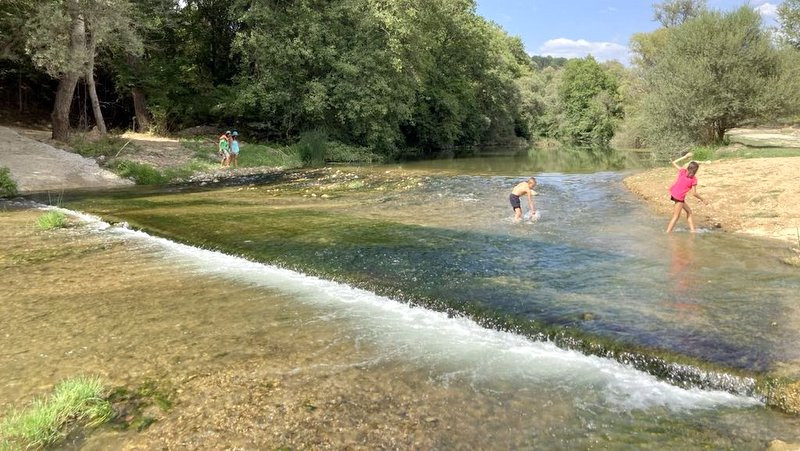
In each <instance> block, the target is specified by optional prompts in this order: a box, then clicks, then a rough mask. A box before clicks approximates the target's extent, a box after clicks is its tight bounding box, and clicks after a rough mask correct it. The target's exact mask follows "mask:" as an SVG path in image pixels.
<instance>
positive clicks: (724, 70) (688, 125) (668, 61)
mask: <svg viewBox="0 0 800 451" xmlns="http://www.w3.org/2000/svg"><path fill="white" fill-rule="evenodd" d="M786 67H788V66H786V65H784V64H782V62H781V58H780V55H779V52H778V51H777V50H776V49H775V48H774V47H773V45H772V41H771V39H770V35H769V33H768V32H767V31H765V30H764V29H763V27H762V24H761V17H760V16H759V15H758V13H756V12H755V11H753V10H752V9H751V8H748V7H742V8H740V9H738V10H735V11H730V12H720V11H706V12H704V13H702V14H700V15H699V16H697V17H696V18H694V19H693V20H690V21H687V22H684V23H683V24H681V25H678V26H676V27H674V28H671V29H670V32H669V33H667V34H666V35H665V36H664V40H663V43H661V45H660V46H659V47H657V48H654V49H652V51H651V54H650V56H649V64H647V65H644V66H641V67H640V68H639V69H640V70H641V74H642V82H643V88H644V93H645V94H644V96H643V97H642V98H641V102H640V111H641V113H642V114H644V115H645V116H646V118H647V120H646V122H647V123H649V124H650V127H652V130H653V132H652V133H651V135H650V140H651V143H652V144H655V143H657V142H658V141H659V140H662V139H663V138H665V137H670V136H671V137H674V138H676V139H679V140H684V141H687V140H688V141H694V142H709V141H719V140H722V139H723V137H724V134H725V132H726V131H727V130H729V129H730V128H732V127H736V126H738V125H740V124H741V123H742V121H745V120H751V119H758V118H769V117H774V116H775V115H776V114H778V113H780V112H782V111H786V109H787V107H788V102H790V101H792V100H793V99H795V98H796V95H794V94H793V91H794V89H793V88H792V86H794V83H789V80H788V79H787V78H786V75H787V74H788V73H789V71H787V70H786V69H785V68H786ZM786 90H788V91H786ZM777 93H780V95H778V94H777Z"/></svg>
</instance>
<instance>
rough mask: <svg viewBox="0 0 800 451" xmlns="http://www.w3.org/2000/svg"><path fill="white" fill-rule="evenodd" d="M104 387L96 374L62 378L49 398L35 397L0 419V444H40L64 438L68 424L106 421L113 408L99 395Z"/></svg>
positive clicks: (20, 446) (18, 445) (0, 445)
mask: <svg viewBox="0 0 800 451" xmlns="http://www.w3.org/2000/svg"><path fill="white" fill-rule="evenodd" d="M104 390H105V388H104V387H103V384H102V382H100V380H99V379H97V378H90V377H76V378H71V379H66V380H63V381H61V382H60V383H59V384H58V385H57V386H56V387H55V389H54V390H53V394H52V395H50V396H49V397H48V398H45V399H36V400H34V401H33V402H31V403H30V405H29V406H28V407H27V408H25V409H23V410H12V411H11V412H10V413H9V414H7V415H6V416H5V418H4V419H3V421H2V423H0V448H3V449H6V448H8V449H13V448H42V447H45V446H48V445H52V444H54V443H56V442H58V441H59V440H61V439H62V438H64V437H65V436H66V434H67V433H68V432H69V429H70V427H74V426H77V425H85V426H89V427H92V426H97V425H100V424H102V423H104V422H106V421H107V420H108V419H109V418H110V417H111V413H112V409H111V404H110V403H109V402H108V401H106V400H105V399H103V398H102V393H103V391H104Z"/></svg>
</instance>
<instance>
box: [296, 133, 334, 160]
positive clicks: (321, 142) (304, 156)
mask: <svg viewBox="0 0 800 451" xmlns="http://www.w3.org/2000/svg"><path fill="white" fill-rule="evenodd" d="M326 147H327V135H326V134H325V132H322V131H319V130H311V131H307V132H303V133H302V134H301V135H300V141H299V142H298V143H297V144H295V148H296V149H297V152H298V154H299V155H300V161H301V162H302V163H303V166H307V167H319V166H324V165H325V148H326Z"/></svg>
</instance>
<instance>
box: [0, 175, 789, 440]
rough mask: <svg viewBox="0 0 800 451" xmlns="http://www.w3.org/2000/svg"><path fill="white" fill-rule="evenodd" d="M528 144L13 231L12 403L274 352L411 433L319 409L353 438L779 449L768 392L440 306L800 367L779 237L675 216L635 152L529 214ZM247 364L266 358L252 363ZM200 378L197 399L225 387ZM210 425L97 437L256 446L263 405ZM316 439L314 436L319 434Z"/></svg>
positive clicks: (152, 202) (770, 366) (288, 377)
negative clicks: (658, 371)
mask: <svg viewBox="0 0 800 451" xmlns="http://www.w3.org/2000/svg"><path fill="white" fill-rule="evenodd" d="M481 161H482V162H484V163H485V162H486V160H481ZM508 162H509V161H508V160H505V161H504V160H499V161H498V162H497V164H496V165H495V166H493V167H492V169H491V170H490V171H485V172H482V171H484V170H485V165H481V164H480V163H478V165H479V166H480V167H482V168H483V169H482V170H475V169H469V166H470V165H472V164H475V163H474V162H473V163H467V162H461V161H459V162H457V163H456V165H457V166H456V167H445V166H442V165H444V164H445V163H436V164H438V165H440V166H439V167H436V168H435V170H431V169H430V168H429V167H426V166H425V164H422V163H418V164H416V165H410V166H405V167H402V168H398V167H386V168H380V169H377V170H376V169H369V170H360V171H355V172H354V173H351V172H348V171H342V172H339V173H337V172H336V171H330V172H323V173H321V174H316V175H311V176H306V175H299V176H297V177H294V178H292V179H289V180H282V181H279V183H278V184H272V185H269V186H242V187H228V188H221V189H208V190H204V191H199V192H185V191H180V190H179V191H175V192H168V193H152V192H151V193H147V192H140V193H133V194H118V195H117V196H116V197H115V198H108V197H103V196H88V197H87V196H81V197H80V198H75V199H70V200H67V201H66V203H65V204H66V206H68V207H70V208H75V209H79V210H83V211H89V212H93V213H96V214H100V215H102V216H103V217H105V218H109V219H113V220H126V221H128V222H130V223H131V224H132V225H134V226H138V227H146V228H147V229H148V230H149V231H150V232H151V233H150V234H148V233H144V232H136V231H131V230H127V229H123V228H119V227H106V226H105V225H104V224H103V223H99V222H96V220H93V219H91V218H87V219H88V221H89V223H90V225H88V226H85V227H81V228H79V229H75V230H71V231H69V232H67V235H56V236H37V237H36V238H35V239H33V240H30V239H27V238H25V237H26V236H27V235H26V233H29V230H28V231H27V232H26V231H25V229H24V227H22V225H20V224H18V223H13V221H12V224H11V226H13V227H9V228H8V230H16V231H18V232H15V233H11V234H8V233H7V236H9V237H10V238H12V239H11V240H5V241H4V242H3V244H2V245H0V255H2V256H3V257H4V258H3V260H2V263H3V269H4V273H6V274H8V275H9V280H10V282H9V283H8V284H6V285H4V287H3V288H1V289H0V298H3V299H6V300H12V301H11V302H9V301H6V302H4V303H2V307H0V308H2V310H3V311H1V312H0V317H2V318H4V321H8V322H7V323H6V324H8V325H9V327H4V328H3V329H4V331H5V341H4V346H3V347H2V353H0V373H1V374H0V377H2V378H3V380H4V381H7V382H6V384H4V386H3V387H2V388H0V400H2V402H3V404H4V405H6V404H12V403H18V402H19V401H21V400H23V399H27V398H29V397H30V395H31V394H37V393H39V392H40V391H41V390H42V388H43V387H46V386H47V384H51V383H53V382H54V380H57V378H58V377H63V376H66V375H71V374H74V373H75V372H77V371H84V372H85V371H89V372H96V373H100V374H103V375H105V376H106V377H108V378H110V379H111V380H112V381H114V382H118V383H132V382H135V381H137V380H141V379H143V378H148V377H154V378H169V379H172V380H175V381H178V382H177V383H178V384H181V382H180V381H185V380H187V379H189V378H191V377H194V376H196V375H197V374H198V373H200V374H206V373H209V372H211V373H213V372H215V371H218V372H224V371H237V369H239V368H241V367H242V362H253V361H256V362H262V361H263V362H266V363H264V365H266V366H268V367H269V368H271V371H272V372H273V373H274V374H278V375H280V376H281V377H282V378H283V379H281V380H283V381H284V383H286V384H293V383H294V384H295V385H290V386H291V387H292V388H293V389H296V391H298V392H303V393H305V394H304V395H303V396H310V397H314V396H318V397H320V398H328V397H331V398H336V397H337V396H339V397H346V398H347V397H350V398H349V399H353V400H354V401H353V402H352V403H351V404H350V407H348V408H347V409H345V411H343V412H341V411H337V412H338V413H337V418H357V417H358V416H359V414H361V413H363V412H362V409H365V407H363V406H364V405H374V406H375V408H376V409H377V411H378V412H380V413H381V418H382V421H383V422H385V423H386V424H387V427H389V428H391V427H392V426H393V425H394V426H397V425H406V426H403V427H404V428H406V429H402V430H400V429H394V431H395V433H394V437H397V440H399V441H394V442H390V441H388V439H389V437H390V436H392V434H391V433H389V434H383V435H381V434H378V435H370V433H369V432H368V431H365V430H364V428H366V427H367V426H366V425H364V424H361V423H357V424H356V423H353V424H351V425H350V427H351V428H352V429H353V430H354V431H356V432H354V434H355V435H354V436H351V435H342V434H344V433H341V432H340V433H337V432H335V431H334V430H332V429H330V428H325V427H324V426H317V425H316V424H317V422H314V421H311V422H309V423H307V424H306V423H304V424H305V429H308V430H311V431H312V433H315V434H318V435H323V436H326V437H328V439H329V440H330V442H329V443H331V444H332V445H333V446H343V445H351V446H352V445H356V446H357V445H358V443H362V444H364V445H368V444H371V445H373V446H378V445H382V446H390V445H391V444H392V443H394V444H395V446H397V444H398V443H399V444H400V445H401V446H404V447H409V446H416V447H480V448H487V447H490V448H509V447H537V448H541V447H544V448H590V447H601V448H609V447H611V448H626V447H634V448H676V447H677V448H687V447H688V448H695V447H715V448H735V449H762V448H763V447H764V446H765V445H766V443H767V442H768V441H770V440H772V439H781V440H784V441H788V442H797V441H798V440H800V427H798V426H800V423H798V419H797V418H793V417H788V416H785V415H783V414H780V413H778V412H775V411H772V410H770V409H767V408H764V407H763V406H761V404H760V403H759V402H758V400H756V399H753V398H750V397H746V396H737V395H731V394H729V393H725V392H721V391H714V390H699V389H690V390H687V389H682V388H679V387H675V386H673V385H669V384H667V383H664V382H662V381H659V380H657V379H655V378H654V377H652V376H650V375H648V374H645V373H642V372H640V371H636V370H634V369H632V368H630V367H627V366H624V365H621V364H618V363H616V362H614V361H611V360H607V359H601V358H597V357H591V356H586V355H583V354H580V353H577V352H573V351H566V350H563V349H559V348H557V347H555V346H553V345H552V344H550V343H542V342H534V341H530V340H528V339H526V338H524V337H522V336H520V335H517V334H512V333H508V332H502V331H497V330H493V329H491V328H487V327H482V326H479V325H478V324H476V323H475V322H474V321H473V320H470V319H467V318H464V317H460V316H458V315H456V316H453V315H452V314H451V315H448V314H447V313H440V312H438V311H435V309H441V307H442V306H444V307H446V308H444V310H448V311H450V312H453V311H455V312H458V311H470V312H475V311H478V314H476V315H475V316H477V317H478V318H480V312H488V313H486V314H487V315H488V314H490V313H493V312H501V313H504V314H508V315H511V316H513V317H514V318H521V319H524V320H527V321H534V322H542V323H547V324H554V325H566V326H570V327H573V328H576V329H579V330H581V331H584V332H585V333H587V334H592V335H596V336H598V337H605V338H608V339H611V340H616V341H620V342H629V343H634V344H637V345H642V346H648V347H651V348H654V349H657V350H658V349H662V350H666V351H670V352H675V353H678V354H684V355H689V356H692V357H696V358H698V359H701V360H704V361H709V362H714V363H717V364H720V365H723V366H725V367H730V368H732V369H735V368H742V369H748V370H755V371H772V372H778V373H781V374H786V375H796V374H797V373H798V372H797V362H798V355H797V350H796V349H795V347H794V346H793V343H796V342H797V334H798V330H800V328H798V327H797V326H798V323H800V321H798V309H797V306H798V299H797V295H796V293H798V292H800V290H798V280H799V279H800V278H799V277H798V275H797V273H796V272H792V271H791V270H790V268H786V267H784V266H782V265H780V264H779V263H778V262H777V258H776V256H777V255H778V253H780V252H781V251H782V250H783V249H782V247H781V246H780V245H777V244H774V243H771V242H763V241H755V240H749V239H742V238H738V237H734V236H729V235H722V234H717V233H714V232H706V233H701V234H699V235H694V236H693V235H689V234H687V233H684V232H680V233H678V234H675V235H673V236H669V237H668V236H665V235H663V234H662V233H661V230H662V228H663V226H664V222H665V219H666V218H656V217H653V216H652V214H651V213H650V212H648V211H647V210H646V209H645V208H644V207H643V206H641V205H640V203H639V201H637V200H636V199H634V198H633V197H632V196H631V195H629V194H628V193H627V192H626V191H625V190H624V188H623V187H622V186H621V183H620V180H621V178H622V175H621V174H619V173H613V172H606V173H591V174H565V173H546V174H540V175H541V176H540V177H539V180H540V186H539V187H538V188H537V191H538V192H539V194H540V195H539V196H538V197H537V205H538V206H539V208H540V209H541V210H542V212H543V214H542V218H541V219H540V221H539V222H537V223H534V224H530V223H521V224H515V223H513V221H511V209H510V206H508V205H507V202H508V201H507V193H508V190H509V189H510V186H511V184H513V183H514V182H515V181H517V180H519V178H520V176H521V175H523V174H525V173H526V172H525V171H527V170H528V168H522V169H519V168H518V167H517V166H516V165H512V166H511V167H509V165H508V164H507V163H508ZM465 165H466V167H465ZM386 171H389V172H388V173H387V172H386ZM443 173H444V174H447V175H442V174H443ZM465 173H467V174H465ZM352 174H355V175H357V176H358V178H355V175H352ZM478 174H479V175H478ZM312 194H316V195H317V196H316V197H312V196H311V195H312ZM323 194H325V195H326V196H327V197H324V198H323V197H321V196H322V195H323ZM303 196H307V197H303ZM4 228H5V227H4ZM153 234H158V235H161V236H163V237H167V238H170V239H169V240H168V239H163V238H157V237H155V236H153ZM177 241H180V242H183V243H187V244H190V245H187V244H178V243H177ZM201 248H206V249H201ZM213 249H217V250H219V251H224V252H219V251H215V250H213ZM233 255H240V256H243V257H245V258H242V257H235V256H233ZM110 274H113V276H110ZM314 275H317V276H320V277H315V276H314ZM32 278H33V279H32ZM30 280H37V281H38V282H36V283H34V284H30V283H28V282H27V281H30ZM356 286H358V287H361V288H355V287H356ZM398 300H400V301H407V300H411V301H413V303H415V304H416V305H422V306H425V305H429V306H431V307H433V308H434V309H433V310H432V309H428V308H418V307H413V306H412V305H411V304H408V303H406V302H398ZM587 314H588V315H587ZM120 318H124V319H125V321H120ZM11 325H13V327H11ZM31 331H33V332H35V333H31ZM247 368H249V367H247ZM239 371H240V372H239V373H235V374H236V377H237V378H247V377H248V376H247V374H250V372H252V369H250V370H248V372H246V371H244V370H239ZM298 375H304V376H302V377H301V376H298ZM303 377H304V378H303ZM298 378H303V383H300V382H296V381H297V379H298ZM330 380H336V384H331V382H330ZM293 381H295V382H293ZM365 381H368V385H367V386H365V385H364V384H365ZM304 384H305V385H304ZM184 385H185V386H186V389H187V392H186V393H185V394H184V395H183V397H182V399H181V402H180V403H179V407H178V412H180V409H181V408H189V407H194V406H205V404H204V403H205V402H206V401H205V400H204V398H203V396H201V395H200V394H199V393H197V394H196V395H195V396H192V393H194V391H193V390H191V389H190V388H194V389H197V387H196V386H194V387H193V386H190V383H184ZM314 387H324V392H323V393H320V392H315V391H314ZM209 390H210V393H212V394H215V393H216V394H219V393H226V390H229V387H225V386H219V387H214V386H212V387H211V388H208V389H207V391H204V392H203V395H205V396H206V397H207V396H208V394H209ZM215 390H216V391H215ZM198 391H199V390H198ZM309 393H311V394H309ZM272 396H275V395H274V394H272ZM356 401H358V402H356ZM320 403H321V400H320ZM273 404H275V403H273V402H266V403H265V404H263V405H262V406H261V407H259V408H257V410H259V409H260V410H263V411H264V412H270V411H271V409H273V410H274V407H273ZM198 408H200V409H202V408H203V407H198ZM320 410H324V409H320ZM203 412H204V413H208V412H207V411H203ZM176 415H177V413H176ZM276 418H277V419H275V420H274V421H275V422H276V424H277V425H278V426H279V425H280V416H277V417H276ZM312 419H313V418H312ZM193 421H194V422H195V424H197V425H200V426H199V428H200V430H199V431H198V430H195V429H197V428H195V429H192V430H188V429H185V430H181V429H179V428H178V429H175V430H172V429H170V428H171V426H170V423H169V422H165V423H164V424H163V425H161V429H158V428H157V429H154V430H153V432H152V433H150V434H145V435H143V436H133V437H130V436H124V437H122V438H120V437H116V436H103V437H101V438H98V439H96V440H95V441H94V442H91V441H90V444H94V445H96V446H97V447H100V448H102V447H104V446H115V445H116V444H118V443H119V441H120V440H122V441H126V440H130V441H132V442H134V443H144V444H145V445H146V446H153V447H155V446H158V445H163V443H164V442H162V441H160V440H167V438H169V437H170V436H171V434H172V435H174V436H178V437H184V438H185V436H190V437H195V436H199V435H203V436H204V437H209V436H215V437H216V440H217V441H216V442H214V441H211V442H193V443H195V445H197V443H204V444H205V445H206V446H209V445H212V446H213V444H217V445H218V446H221V445H225V444H231V443H238V442H237V440H239V439H241V438H242V433H241V432H237V431H241V429H240V428H239V427H238V426H239V425H241V426H242V428H244V429H245V430H246V426H247V425H248V424H251V423H252V422H254V421H255V420H254V419H252V418H248V417H236V418H235V419H233V421H234V423H235V424H237V428H230V430H226V431H220V430H219V428H218V427H215V426H216V425H214V424H209V420H206V419H205V417H198V418H196V419H195V420H193ZM318 423H324V422H318ZM410 424H413V426H409V425H410ZM287 427H288V426H287ZM295 427H296V426H295ZM203 428H205V429H203ZM315 428H318V429H315ZM390 430H391V429H390ZM212 432H213V434H212ZM214 434H216V435H214ZM359 434H360V435H359ZM354 437H355V438H354ZM358 437H361V439H362V440H364V441H362V442H359V441H358ZM364 437H366V439H365V438H364ZM410 437H411V438H410ZM302 438H303V437H302V436H301V437H300V438H298V439H297V440H298V441H297V442H295V444H297V443H300V444H302V443H306V444H307V443H309V441H308V438H306V440H303V439H302ZM250 439H251V440H254V441H252V442H251V446H257V445H272V446H279V445H283V444H286V443H287V441H288V443H290V444H291V443H293V442H292V441H291V440H286V439H285V436H284V439H281V440H276V439H274V438H270V437H266V436H264V437H258V436H257V434H256V436H255V437H250ZM384 440H386V441H384ZM404 440H405V441H404ZM184 443H187V442H184ZM190 443H191V442H190ZM315 443H317V442H315Z"/></svg>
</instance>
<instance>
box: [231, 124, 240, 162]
mask: <svg viewBox="0 0 800 451" xmlns="http://www.w3.org/2000/svg"><path fill="white" fill-rule="evenodd" d="M231 166H233V167H237V166H239V132H237V131H236V130H234V131H233V133H232V134H231Z"/></svg>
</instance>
